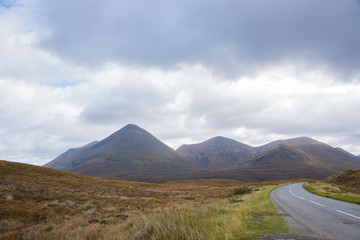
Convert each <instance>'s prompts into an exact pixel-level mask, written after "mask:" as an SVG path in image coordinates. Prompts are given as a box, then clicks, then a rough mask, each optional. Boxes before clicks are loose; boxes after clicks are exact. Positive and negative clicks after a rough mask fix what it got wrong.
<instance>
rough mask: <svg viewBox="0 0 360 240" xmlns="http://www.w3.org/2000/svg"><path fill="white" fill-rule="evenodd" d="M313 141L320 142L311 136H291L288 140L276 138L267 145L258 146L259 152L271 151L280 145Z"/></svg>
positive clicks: (310, 142) (302, 143)
mask: <svg viewBox="0 0 360 240" xmlns="http://www.w3.org/2000/svg"><path fill="white" fill-rule="evenodd" d="M313 143H319V142H318V141H316V140H314V139H312V138H309V137H298V138H291V139H287V140H276V141H273V142H270V143H267V144H265V145H262V146H259V147H256V150H257V152H259V153H264V152H267V151H270V150H272V149H274V148H276V147H278V146H279V145H281V144H282V145H289V146H297V145H306V144H313Z"/></svg>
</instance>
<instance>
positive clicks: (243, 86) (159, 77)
mask: <svg viewBox="0 0 360 240" xmlns="http://www.w3.org/2000/svg"><path fill="white" fill-rule="evenodd" d="M0 91H1V97H0V113H1V114H0V159H4V160H10V161H18V162H26V163H32V164H37V165H42V164H45V163H46V162H48V161H50V160H52V159H53V158H55V157H57V156H58V155H60V154H61V153H63V152H64V151H66V150H67V149H68V148H73V147H79V146H82V145H85V144H87V143H89V142H92V141H94V140H101V139H103V138H105V137H107V136H108V135H109V134H111V133H113V132H114V131H116V130H118V129H120V128H122V127H123V126H125V125H126V124H128V123H133V124H137V125H138V126H140V127H142V128H144V129H146V130H147V131H149V132H150V133H152V134H153V135H154V136H156V137H157V138H159V139H160V140H161V141H163V142H164V143H166V144H168V145H169V146H171V147H173V148H174V149H176V148H178V147H179V146H180V145H181V144H184V143H197V142H201V141H204V140H207V139H208V138H211V137H214V136H219V135H220V136H224V137H229V138H233V139H235V140H237V141H240V142H243V143H246V144H249V145H252V146H259V145H262V144H265V143H268V142H270V141H274V140H277V139H287V138H292V137H298V136H308V137H311V138H314V139H316V140H319V141H322V142H326V143H328V144H330V145H332V146H337V147H342V148H344V149H345V150H347V151H350V152H351V153H353V154H356V155H359V154H360V127H359V126H360V125H359V124H360V1H356V0H341V1H339V0H317V1H313V0H291V1H289V0H272V1H269V0H242V1H239V0H226V1H224V0H214V1H205V0H183V1H171V0H151V1H144V0H143V1H139V0H103V1H95V0H77V1H70V0H52V1H48V0H15V1H11V0H0Z"/></svg>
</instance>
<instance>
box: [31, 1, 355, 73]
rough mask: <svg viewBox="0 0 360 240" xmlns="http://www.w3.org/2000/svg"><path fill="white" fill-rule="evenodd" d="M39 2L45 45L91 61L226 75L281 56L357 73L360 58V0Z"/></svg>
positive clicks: (77, 59) (64, 54) (283, 59)
mask: <svg viewBox="0 0 360 240" xmlns="http://www.w3.org/2000/svg"><path fill="white" fill-rule="evenodd" d="M39 2H40V3H39V4H38V5H37V6H41V9H39V11H41V13H42V15H41V16H42V17H41V18H40V17H39V18H38V20H39V22H40V23H41V24H42V25H43V27H44V28H46V29H48V30H50V31H51V34H50V35H49V36H48V37H47V38H44V39H42V41H41V43H40V46H41V47H43V48H46V49H47V50H50V51H52V52H54V53H56V54H57V55H59V56H61V57H63V58H67V59H71V60H73V61H75V62H78V63H83V64H85V65H92V66H95V65H98V64H102V63H103V62H107V61H117V62H119V63H122V64H125V65H136V66H150V67H162V68H164V67H165V68H169V67H170V68H171V67H174V66H176V65H177V64H179V63H185V64H192V63H201V64H204V65H206V66H208V67H210V68H212V69H213V70H214V71H215V72H217V73H220V74H225V75H234V74H239V73H249V72H251V71H256V70H258V69H261V68H263V67H264V66H267V65H269V64H274V63H277V62H280V63H281V62H294V63H300V64H302V65H307V66H308V67H315V68H316V67H324V66H325V67H327V68H329V69H334V71H335V72H336V71H339V72H351V73H353V72H356V71H358V66H359V65H360V48H359V47H358V43H359V42H360V35H359V34H358V32H359V31H358V29H359V28H360V7H359V5H358V3H359V2H358V1H355V0H354V1H336V0H320V1H310V0H305V1H304V0H296V1H286V0H276V1H271V2H270V1H266V0H256V1H254V0H246V1H236V0H231V1H211V2H209V1H204V0H195V1H194V0H191V1H190V0H187V1H181V2H179V1H164V0H156V1H151V2H146V3H144V2H143V1H128V0H122V1H112V0H107V1H101V2H98V1H94V0H92V1H84V0H83V1H75V2H74V1H69V0H66V1H64V0H61V1H60V0H56V1H51V2H49V1H43V0H39ZM44 13H46V14H44Z"/></svg>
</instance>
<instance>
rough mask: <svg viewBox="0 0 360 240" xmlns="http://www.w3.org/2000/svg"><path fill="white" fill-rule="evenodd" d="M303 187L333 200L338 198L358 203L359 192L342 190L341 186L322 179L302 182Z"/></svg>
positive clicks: (359, 198) (359, 199)
mask: <svg viewBox="0 0 360 240" xmlns="http://www.w3.org/2000/svg"><path fill="white" fill-rule="evenodd" d="M303 187H304V189H306V190H307V191H309V192H311V193H314V194H316V195H319V196H322V197H327V198H332V199H335V200H340V201H344V202H349V203H354V204H360V194H355V193H353V192H347V191H345V190H342V189H341V187H339V186H336V185H333V184H330V183H326V182H322V181H313V182H309V183H306V184H304V185H303Z"/></svg>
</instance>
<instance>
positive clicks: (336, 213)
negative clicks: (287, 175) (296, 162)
mask: <svg viewBox="0 0 360 240" xmlns="http://www.w3.org/2000/svg"><path fill="white" fill-rule="evenodd" d="M302 185H303V183H296V184H290V185H286V186H283V187H279V188H277V189H275V190H274V191H272V192H271V194H270V198H271V200H272V202H273V203H274V204H275V205H276V206H278V207H279V208H280V209H281V210H282V211H284V212H286V213H287V214H288V215H289V216H290V217H291V218H292V219H294V220H295V221H297V222H298V223H300V224H301V225H303V226H304V227H306V228H307V229H309V230H310V231H311V232H313V233H315V234H316V235H317V236H319V237H320V238H324V239H336V240H340V239H347V240H351V239H353V240H355V239H356V240H360V205H356V204H351V203H346V202H342V201H337V200H333V199H329V198H324V197H320V196H318V195H315V194H312V193H309V192H308V191H306V190H304V189H303V187H302Z"/></svg>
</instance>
